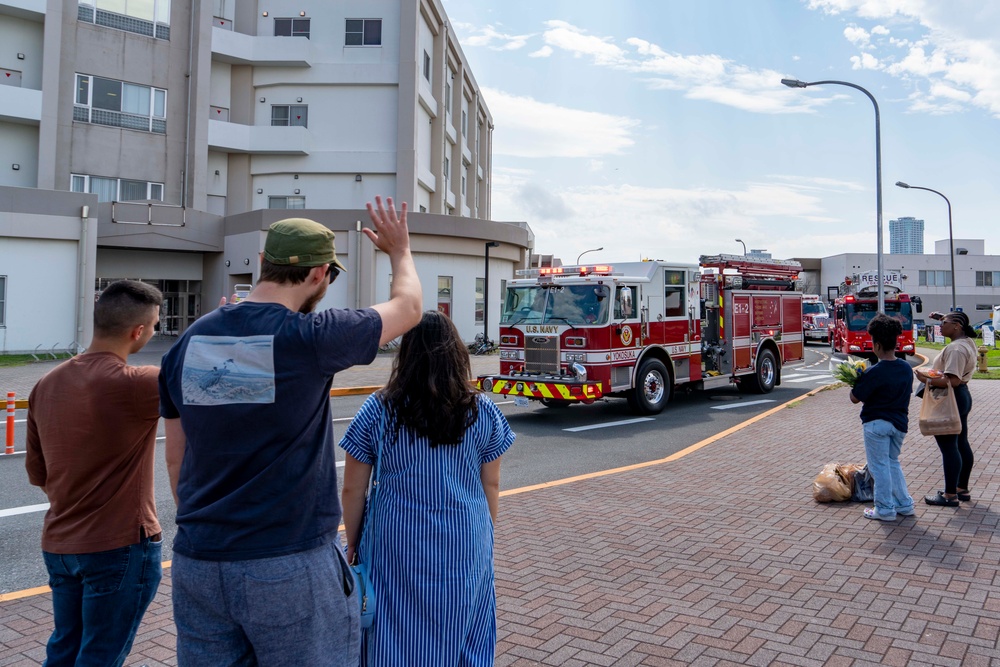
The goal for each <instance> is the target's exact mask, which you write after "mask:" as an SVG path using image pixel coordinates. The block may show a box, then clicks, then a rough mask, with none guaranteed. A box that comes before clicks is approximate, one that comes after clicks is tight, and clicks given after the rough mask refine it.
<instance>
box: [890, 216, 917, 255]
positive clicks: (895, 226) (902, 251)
mask: <svg viewBox="0 0 1000 667" xmlns="http://www.w3.org/2000/svg"><path fill="white" fill-rule="evenodd" d="M889 254H890V255H922V254H924V221H923V220H918V219H917V218H907V217H900V218H897V219H896V220H890V221H889Z"/></svg>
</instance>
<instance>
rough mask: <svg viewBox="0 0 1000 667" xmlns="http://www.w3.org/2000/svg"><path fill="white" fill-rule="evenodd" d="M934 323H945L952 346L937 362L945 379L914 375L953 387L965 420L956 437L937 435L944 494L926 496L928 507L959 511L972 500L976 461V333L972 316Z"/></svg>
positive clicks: (956, 314) (934, 384)
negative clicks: (972, 388)
mask: <svg viewBox="0 0 1000 667" xmlns="http://www.w3.org/2000/svg"><path fill="white" fill-rule="evenodd" d="M931 318H932V319H939V320H941V333H942V334H943V335H944V336H945V337H946V338H949V339H951V342H950V343H948V345H947V346H946V347H945V348H944V349H943V350H941V354H939V355H938V358H937V359H935V360H934V365H933V368H934V369H935V370H938V371H941V373H942V375H939V376H931V375H928V374H927V373H924V372H923V371H920V370H914V371H913V373H914V375H916V376H917V379H918V380H920V381H921V382H925V383H929V384H930V386H932V387H944V386H946V385H947V384H950V385H951V386H952V387H953V388H954V392H955V402H956V403H957V404H958V414H959V417H960V418H961V420H962V431H961V432H960V433H957V434H953V435H935V436H934V439H935V440H937V444H938V448H939V449H940V450H941V461H942V463H943V464H944V490H943V491H938V492H937V493H936V494H934V495H930V496H924V502H925V503H927V504H928V505H940V506H944V507H958V504H959V501H963V502H967V501H969V500H971V499H972V496H971V494H970V493H969V476H970V475H971V474H972V464H973V462H974V460H975V457H974V456H973V454H972V447H971V446H970V445H969V412H970V411H971V410H972V394H970V393H969V380H971V379H972V374H973V372H974V371H975V369H976V355H977V350H976V343H975V338H976V332H975V331H974V330H973V328H972V327H970V326H969V316H968V315H966V314H965V313H962V312H957V311H956V312H951V313H947V314H946V315H944V316H942V315H940V314H939V313H932V314H931Z"/></svg>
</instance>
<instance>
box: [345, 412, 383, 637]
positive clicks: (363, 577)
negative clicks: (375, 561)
mask: <svg viewBox="0 0 1000 667" xmlns="http://www.w3.org/2000/svg"><path fill="white" fill-rule="evenodd" d="M388 410H389V406H387V405H385V404H383V405H382V418H381V422H380V424H379V436H378V451H377V452H376V454H375V475H374V476H373V478H372V485H371V490H370V491H369V493H368V498H367V502H366V505H367V507H366V508H365V517H366V518H367V517H368V516H369V515H370V514H372V513H373V512H374V509H375V500H376V499H377V498H378V480H379V471H380V470H381V467H382V465H381V464H382V444H383V442H385V415H386V412H388ZM371 525H372V529H373V530H371V531H369V530H365V525H364V519H362V523H361V543H363V544H365V545H368V544H369V542H371V541H373V540H374V539H375V536H374V535H373V534H371V533H373V532H374V526H375V522H374V521H372V522H371ZM361 543H359V544H358V548H357V549H355V551H354V560H355V564H354V565H352V566H351V572H353V573H354V581H355V583H356V584H357V585H356V590H357V591H358V604H359V605H360V607H361V627H362V629H368V628H370V627H372V623H374V622H375V589H374V588H373V587H372V577H371V570H370V564H369V563H362V562H361V556H360V553H361V551H362V549H361V548H360V547H361ZM364 552H365V553H367V554H369V555H370V554H371V549H364Z"/></svg>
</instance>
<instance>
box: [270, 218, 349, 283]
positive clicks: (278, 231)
mask: <svg viewBox="0 0 1000 667" xmlns="http://www.w3.org/2000/svg"><path fill="white" fill-rule="evenodd" d="M334 238H336V234H334V233H333V232H332V231H330V230H329V229H328V228H327V227H325V226H323V225H321V224H319V223H318V222H316V221H314V220H309V219H307V218H287V219H285V220H279V221H278V222H276V223H274V224H273V225H271V226H270V228H268V230H267V239H266V240H265V241H264V259H266V260H267V261H269V262H271V264H277V265H279V266H304V267H312V266H322V265H323V264H333V265H334V266H336V267H337V268H338V269H339V270H340V271H346V270H347V269H346V268H345V267H344V265H343V264H341V263H340V262H339V261H337V247H336V246H335V245H334V243H333V240H334Z"/></svg>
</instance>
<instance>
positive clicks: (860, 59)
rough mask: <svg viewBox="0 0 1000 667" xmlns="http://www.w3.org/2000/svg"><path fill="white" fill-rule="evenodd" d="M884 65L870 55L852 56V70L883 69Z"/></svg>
mask: <svg viewBox="0 0 1000 667" xmlns="http://www.w3.org/2000/svg"><path fill="white" fill-rule="evenodd" d="M882 67H883V66H882V64H881V63H879V61H878V58H876V57H875V56H873V55H872V54H870V53H862V54H861V55H860V56H851V69H882Z"/></svg>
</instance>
